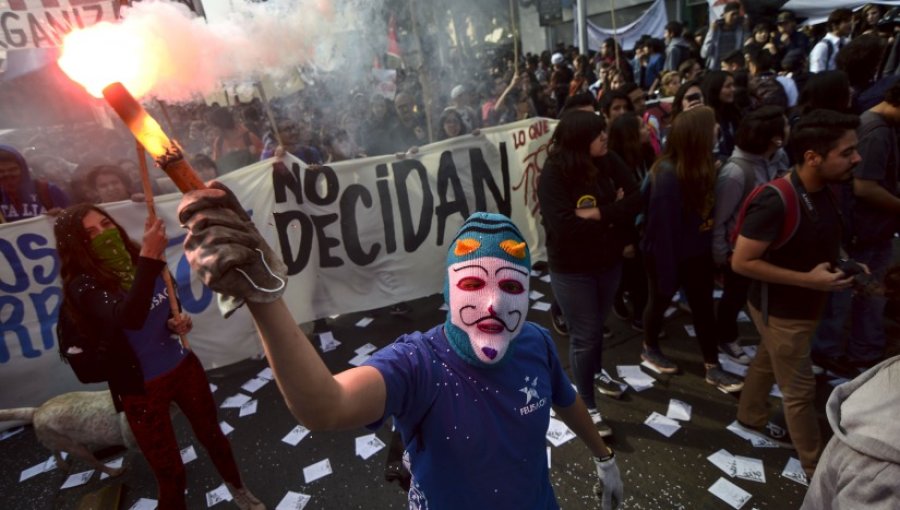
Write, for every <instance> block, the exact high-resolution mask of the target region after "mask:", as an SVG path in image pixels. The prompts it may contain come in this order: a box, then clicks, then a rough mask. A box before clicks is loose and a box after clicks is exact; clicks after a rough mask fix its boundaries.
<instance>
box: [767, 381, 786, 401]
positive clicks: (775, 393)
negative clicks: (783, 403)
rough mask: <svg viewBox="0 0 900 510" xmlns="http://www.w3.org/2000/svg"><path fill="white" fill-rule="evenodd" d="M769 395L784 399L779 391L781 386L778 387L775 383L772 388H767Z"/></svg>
mask: <svg viewBox="0 0 900 510" xmlns="http://www.w3.org/2000/svg"><path fill="white" fill-rule="evenodd" d="M769 395H771V396H773V397H775V398H780V399H784V395H783V394H782V393H781V388H779V387H778V385H777V384H773V385H772V389H771V390H769Z"/></svg>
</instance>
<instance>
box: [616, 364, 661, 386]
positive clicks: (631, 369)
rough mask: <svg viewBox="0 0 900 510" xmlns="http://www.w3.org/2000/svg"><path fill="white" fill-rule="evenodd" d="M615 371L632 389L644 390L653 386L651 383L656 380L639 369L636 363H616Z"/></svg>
mask: <svg viewBox="0 0 900 510" xmlns="http://www.w3.org/2000/svg"><path fill="white" fill-rule="evenodd" d="M616 373H618V374H619V377H621V378H622V380H623V381H625V382H626V383H628V385H629V386H631V388H632V389H633V390H634V391H644V390H646V389H647V388H651V387H653V383H655V382H656V379H654V378H653V377H652V376H651V375H649V374H647V373H646V372H644V371H643V370H641V367H639V366H637V365H618V366H616Z"/></svg>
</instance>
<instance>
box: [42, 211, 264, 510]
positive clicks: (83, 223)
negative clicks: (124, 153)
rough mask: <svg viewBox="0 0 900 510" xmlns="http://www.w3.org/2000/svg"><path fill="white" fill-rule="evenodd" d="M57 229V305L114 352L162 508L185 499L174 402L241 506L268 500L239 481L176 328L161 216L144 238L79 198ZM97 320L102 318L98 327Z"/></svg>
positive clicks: (119, 404)
mask: <svg viewBox="0 0 900 510" xmlns="http://www.w3.org/2000/svg"><path fill="white" fill-rule="evenodd" d="M53 233H54V235H55V236H56V250H57V252H58V253H59V258H60V264H61V267H60V277H61V278H62V281H63V293H64V298H63V304H62V307H61V311H60V313H66V314H69V317H70V318H71V319H72V320H73V322H74V323H75V324H76V325H77V326H78V327H79V330H80V332H81V333H82V334H85V335H87V334H91V335H92V336H95V337H96V338H97V339H98V342H99V344H100V346H99V347H100V348H101V349H102V350H104V351H106V352H107V353H108V354H107V355H106V357H105V358H104V359H105V363H106V364H107V365H108V366H107V367H106V372H107V373H108V374H109V378H108V382H109V390H110V392H111V393H112V397H113V403H114V405H115V407H116V410H117V411H123V410H124V411H125V418H127V419H128V424H129V425H130V426H131V431H132V432H133V433H134V437H135V439H136V440H137V444H138V446H139V447H140V449H141V453H143V454H144V457H146V459H147V462H148V463H149V464H150V468H151V469H152V470H153V474H154V476H156V481H157V484H158V493H159V495H158V499H159V508H160V509H183V508H187V507H186V505H185V500H184V493H185V489H186V485H187V481H186V475H185V469H184V465H183V464H182V461H181V455H180V452H179V448H178V442H177V441H176V438H175V429H174V428H173V426H172V421H171V418H170V416H169V407H170V405H171V404H172V403H176V404H178V407H179V408H180V409H181V411H182V412H183V413H184V415H185V417H187V419H188V421H189V422H190V423H191V427H192V429H193V431H194V434H195V435H196V436H197V439H199V440H200V442H201V444H203V447H204V448H205V449H206V451H207V452H208V453H209V455H210V457H211V458H212V461H213V463H214V464H215V466H216V469H217V470H218V471H219V474H221V475H222V478H224V479H225V482H226V483H227V484H228V488H229V490H230V491H231V493H232V495H233V497H234V501H235V503H236V504H237V505H238V507H239V508H242V509H253V510H260V509H265V506H264V505H263V504H262V503H260V501H259V500H258V499H256V497H254V496H253V494H251V493H250V491H248V490H247V489H246V488H245V487H244V486H243V483H242V482H241V476H240V474H239V473H238V469H237V465H236V463H235V461H234V455H233V454H232V451H231V445H230V444H229V442H228V439H227V438H226V437H225V435H224V434H223V433H222V430H221V429H220V428H219V422H218V419H217V417H216V404H215V401H214V400H213V397H212V393H210V390H209V381H208V380H207V379H206V373H205V372H204V371H203V367H202V366H201V365H200V361H199V360H198V359H197V356H195V355H194V353H193V352H191V351H189V350H187V349H185V348H184V347H183V346H182V345H181V343H180V342H179V341H178V339H177V338H178V337H177V336H174V335H177V334H186V333H187V332H189V331H190V330H191V319H190V317H188V316H187V315H184V314H178V315H177V316H173V314H172V312H171V308H170V304H169V299H170V296H169V295H168V293H167V292H166V287H165V284H164V282H163V278H162V271H164V270H165V266H166V263H165V248H166V243H167V239H166V234H165V227H164V226H163V223H162V221H161V220H155V221H151V220H149V219H148V220H147V223H146V225H145V228H144V238H143V243H142V244H141V245H138V244H137V243H135V242H134V241H132V240H131V239H129V238H128V235H127V234H126V233H125V230H124V229H123V228H122V227H121V226H119V224H118V223H116V222H115V220H113V219H112V218H111V217H110V216H109V215H108V214H107V213H106V212H105V211H104V210H103V209H100V208H99V207H96V206H93V205H89V204H80V205H75V206H72V207H69V208H68V209H66V210H64V211H63V212H62V213H61V214H60V215H59V217H58V218H57V219H56V222H55V224H54V227H53ZM91 324H103V325H104V327H103V329H102V331H97V330H95V329H97V328H91V327H90V325H91Z"/></svg>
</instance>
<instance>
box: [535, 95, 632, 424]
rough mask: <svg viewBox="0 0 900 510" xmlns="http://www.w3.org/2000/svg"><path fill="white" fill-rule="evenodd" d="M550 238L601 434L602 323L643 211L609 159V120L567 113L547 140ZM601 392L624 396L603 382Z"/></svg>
mask: <svg viewBox="0 0 900 510" xmlns="http://www.w3.org/2000/svg"><path fill="white" fill-rule="evenodd" d="M538 197H539V199H540V204H541V215H542V217H543V220H542V221H543V224H544V228H545V229H546V232H547V255H548V259H549V260H548V262H549V265H550V276H551V280H550V285H551V286H552V287H553V294H554V296H555V298H556V300H557V301H558V303H559V305H560V307H561V308H562V312H563V314H564V315H565V317H566V322H567V325H568V330H569V339H570V342H571V343H570V345H571V347H570V349H569V355H570V360H571V364H572V371H573V373H574V375H575V378H574V382H575V386H576V387H577V389H578V393H579V394H580V395H581V398H582V399H584V402H585V404H586V405H587V407H588V409H589V411H590V414H591V417H592V419H593V420H594V423H596V424H597V425H598V427H599V428H601V435H604V431H605V434H606V435H608V434H610V433H611V431H610V429H609V428H608V426H606V425H605V424H603V423H602V420H601V417H600V414H599V412H598V411H597V403H596V400H595V398H594V382H595V380H594V379H595V375H596V374H600V373H601V371H602V363H601V362H602V352H603V323H604V322H605V320H606V316H607V314H609V310H610V308H611V307H612V302H613V297H614V296H615V292H616V288H617V287H618V285H619V279H620V278H621V273H622V258H623V257H622V252H623V250H624V249H625V246H626V245H628V244H629V242H631V239H630V237H629V236H630V232H629V227H628V226H629V225H633V224H634V218H635V216H636V215H637V212H638V209H639V208H640V195H639V193H638V187H637V184H636V183H635V182H634V179H633V178H632V177H631V175H630V172H629V170H628V168H626V167H625V164H624V163H622V160H621V159H620V158H619V157H618V156H616V155H614V154H609V153H608V148H607V137H606V122H605V121H604V120H603V117H602V116H599V115H596V114H595V113H591V112H585V111H580V110H573V111H569V112H566V113H564V114H563V116H562V118H561V120H560V122H559V124H558V125H557V126H556V130H555V131H554V132H553V136H552V138H551V142H550V149H549V151H548V156H547V161H546V162H545V163H544V167H543V169H542V170H541V178H540V181H539V182H538ZM597 387H598V390H599V391H600V392H601V393H603V394H606V395H610V396H613V397H618V396H621V394H622V391H621V389H620V388H619V387H618V385H617V384H615V383H614V382H613V381H611V380H609V378H607V377H605V376H602V375H601V376H600V377H599V378H598V379H597Z"/></svg>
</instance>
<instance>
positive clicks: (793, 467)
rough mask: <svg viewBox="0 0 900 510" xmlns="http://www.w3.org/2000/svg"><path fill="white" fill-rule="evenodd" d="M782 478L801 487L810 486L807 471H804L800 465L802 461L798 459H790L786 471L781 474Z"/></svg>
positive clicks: (785, 467)
mask: <svg viewBox="0 0 900 510" xmlns="http://www.w3.org/2000/svg"><path fill="white" fill-rule="evenodd" d="M781 476H783V477H785V478H787V479H788V480H793V481H795V482H797V483H799V484H801V485H807V486H808V485H809V481H808V480H807V479H806V471H803V466H802V465H800V461H799V460H797V458H796V457H791V458H790V459H788V461H787V464H785V466H784V470H783V471H782V472H781Z"/></svg>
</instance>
